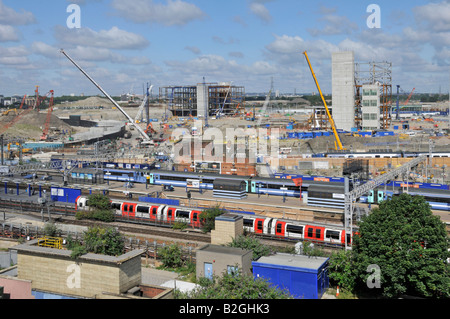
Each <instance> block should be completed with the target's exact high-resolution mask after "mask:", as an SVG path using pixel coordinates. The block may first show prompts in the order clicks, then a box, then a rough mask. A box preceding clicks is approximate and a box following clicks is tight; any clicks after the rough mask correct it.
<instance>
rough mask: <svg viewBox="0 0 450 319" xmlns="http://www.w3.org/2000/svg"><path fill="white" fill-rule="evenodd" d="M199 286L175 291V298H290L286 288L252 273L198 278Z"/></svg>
mask: <svg viewBox="0 0 450 319" xmlns="http://www.w3.org/2000/svg"><path fill="white" fill-rule="evenodd" d="M199 285H200V286H199V287H198V288H195V289H194V290H193V291H191V292H188V293H182V292H180V291H176V294H175V298H177V299H292V298H293V297H292V296H291V295H290V293H289V292H288V291H287V290H280V289H278V288H276V287H273V286H272V285H271V284H270V283H269V282H268V281H267V280H265V279H262V278H256V279H255V278H254V277H253V276H252V275H243V274H242V273H238V274H227V273H224V274H223V275H222V276H221V277H218V276H216V277H214V278H213V280H208V279H206V278H204V279H203V280H199Z"/></svg>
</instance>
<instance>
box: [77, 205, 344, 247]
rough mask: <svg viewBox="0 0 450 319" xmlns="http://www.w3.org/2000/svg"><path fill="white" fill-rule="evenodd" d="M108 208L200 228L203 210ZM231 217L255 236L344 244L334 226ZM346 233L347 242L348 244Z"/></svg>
mask: <svg viewBox="0 0 450 319" xmlns="http://www.w3.org/2000/svg"><path fill="white" fill-rule="evenodd" d="M111 207H112V209H113V210H114V213H115V215H116V216H117V217H119V218H122V219H124V220H126V221H133V222H143V223H145V222H157V223H159V224H167V225H170V224H171V223H174V222H184V223H187V224H188V225H190V226H192V227H197V228H198V227H200V226H201V224H202V223H201V219H200V214H201V213H202V210H203V209H190V208H186V207H176V206H170V205H160V204H151V203H142V202H131V201H123V200H117V199H114V200H112V201H111ZM76 209H77V210H88V209H89V200H88V198H87V197H85V196H79V197H78V198H77V199H76ZM233 214H236V215H240V216H243V226H244V230H245V231H247V232H249V233H254V234H256V235H266V236H272V237H276V238H286V239H293V240H308V241H312V242H319V243H329V244H333V245H345V237H346V233H345V230H344V229H343V228H342V227H339V226H336V225H327V226H325V225H319V224H312V223H304V222H303V223H302V222H299V221H295V220H288V219H277V218H272V217H266V216H258V215H252V214H248V213H236V212H233ZM350 238H351V237H350V236H349V235H348V234H347V243H350V242H351V239H350Z"/></svg>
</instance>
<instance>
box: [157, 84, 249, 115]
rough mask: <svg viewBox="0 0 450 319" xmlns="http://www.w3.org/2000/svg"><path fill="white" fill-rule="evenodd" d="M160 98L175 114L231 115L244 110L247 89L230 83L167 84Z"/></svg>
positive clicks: (161, 89) (162, 88) (160, 92)
mask: <svg viewBox="0 0 450 319" xmlns="http://www.w3.org/2000/svg"><path fill="white" fill-rule="evenodd" d="M159 98H160V101H161V102H162V103H165V104H167V105H168V110H169V111H170V112H172V115H174V116H200V117H204V116H205V115H206V114H207V115H208V116H219V115H226V116H230V115H235V114H239V113H241V112H242V111H243V109H244V102H245V89H244V87H242V86H233V85H232V84H230V83H199V84H197V85H191V86H165V87H161V88H160V89H159Z"/></svg>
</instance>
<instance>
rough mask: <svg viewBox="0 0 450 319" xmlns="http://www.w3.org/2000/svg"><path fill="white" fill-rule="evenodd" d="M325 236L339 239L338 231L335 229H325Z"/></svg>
mask: <svg viewBox="0 0 450 319" xmlns="http://www.w3.org/2000/svg"><path fill="white" fill-rule="evenodd" d="M325 237H326V238H330V239H336V240H339V237H340V236H339V232H338V231H335V230H327V231H326V232H325Z"/></svg>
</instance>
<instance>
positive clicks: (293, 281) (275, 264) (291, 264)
mask: <svg viewBox="0 0 450 319" xmlns="http://www.w3.org/2000/svg"><path fill="white" fill-rule="evenodd" d="M328 260H329V258H325V257H316V258H314V259H311V258H309V257H308V256H304V255H291V254H281V253H278V254H275V255H273V256H269V257H261V258H259V259H258V260H257V261H253V262H252V267H253V276H254V277H255V278H264V279H267V280H268V282H269V283H271V284H272V285H273V286H277V287H279V288H280V289H283V288H286V289H288V290H289V292H290V293H291V295H293V296H294V297H295V298H302V299H320V298H321V297H322V295H323V293H324V292H325V290H326V289H327V288H328V286H329V278H328Z"/></svg>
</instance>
